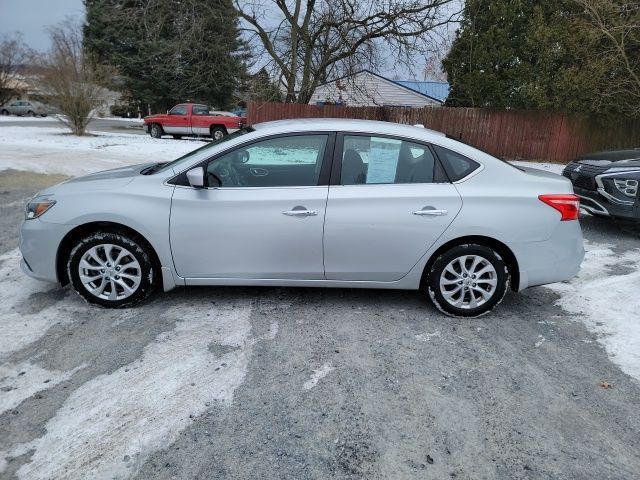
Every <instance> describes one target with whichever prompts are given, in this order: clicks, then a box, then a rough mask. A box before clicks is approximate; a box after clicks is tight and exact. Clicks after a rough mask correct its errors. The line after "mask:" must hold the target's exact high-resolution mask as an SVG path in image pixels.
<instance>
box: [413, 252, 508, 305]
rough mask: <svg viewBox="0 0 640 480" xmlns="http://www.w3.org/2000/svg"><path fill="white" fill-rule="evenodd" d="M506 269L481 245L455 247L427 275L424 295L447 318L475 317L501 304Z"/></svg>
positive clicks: (438, 259) (506, 275)
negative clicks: (427, 296) (449, 316)
mask: <svg viewBox="0 0 640 480" xmlns="http://www.w3.org/2000/svg"><path fill="white" fill-rule="evenodd" d="M509 279H510V275H509V269H508V267H507V265H506V263H505V262H504V260H503V259H502V257H501V256H500V254H499V253H498V252H496V251H495V250H494V249H492V248H490V247H486V246H484V245H475V244H467V245H458V246H455V247H453V248H451V249H450V250H447V251H446V252H444V253H443V254H442V255H440V256H439V257H438V258H437V259H436V260H435V261H434V262H433V264H432V265H431V268H430V270H429V272H428V273H427V282H426V285H427V293H428V295H429V298H430V299H431V301H432V302H433V304H434V305H435V306H436V307H437V308H438V309H439V310H440V311H442V312H444V313H446V314H447V315H452V316H458V317H477V316H480V315H483V314H485V313H487V312H489V311H491V310H492V309H493V308H494V307H495V306H496V305H497V304H498V303H500V302H501V301H502V299H503V298H504V295H505V293H506V291H507V287H508V285H509Z"/></svg>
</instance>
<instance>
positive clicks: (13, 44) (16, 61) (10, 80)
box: [0, 34, 26, 105]
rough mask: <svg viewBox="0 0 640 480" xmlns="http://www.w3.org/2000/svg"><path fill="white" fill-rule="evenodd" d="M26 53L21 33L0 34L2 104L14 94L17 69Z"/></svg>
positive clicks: (0, 89) (0, 92)
mask: <svg viewBox="0 0 640 480" xmlns="http://www.w3.org/2000/svg"><path fill="white" fill-rule="evenodd" d="M25 54H26V47H25V45H24V43H23V42H22V37H21V36H20V35H19V34H15V35H2V36H0V105H2V104H4V103H5V102H6V101H7V100H9V99H10V98H11V97H12V96H13V94H14V91H13V89H14V86H15V83H16V81H15V75H16V70H17V68H18V67H19V66H20V65H21V64H22V62H23V61H24V57H25Z"/></svg>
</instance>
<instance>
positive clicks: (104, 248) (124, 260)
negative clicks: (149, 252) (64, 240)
mask: <svg viewBox="0 0 640 480" xmlns="http://www.w3.org/2000/svg"><path fill="white" fill-rule="evenodd" d="M78 273H79V275H80V281H81V282H82V284H83V285H84V287H85V288H86V289H87V290H88V291H89V293H91V294H92V295H94V296H96V297H98V298H102V299H104V300H111V301H115V300H122V299H125V298H127V297H130V296H131V295H133V294H134V293H135V292H136V290H137V289H138V287H139V286H140V282H141V281H142V269H141V267H140V263H139V262H138V261H137V260H136V258H135V257H134V256H133V254H132V253H131V252H130V251H129V250H127V249H126V248H123V247H121V246H119V245H113V244H108V243H107V244H100V245H96V246H94V247H91V248H90V249H89V250H87V251H86V252H85V253H84V255H82V258H81V259H80V263H79V264H78Z"/></svg>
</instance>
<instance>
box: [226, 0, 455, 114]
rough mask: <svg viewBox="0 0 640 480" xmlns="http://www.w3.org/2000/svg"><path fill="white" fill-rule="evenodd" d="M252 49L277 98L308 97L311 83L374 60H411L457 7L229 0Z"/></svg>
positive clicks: (451, 3) (417, 0) (437, 1)
mask: <svg viewBox="0 0 640 480" xmlns="http://www.w3.org/2000/svg"><path fill="white" fill-rule="evenodd" d="M234 4H235V6H236V9H237V10H238V15H239V16H240V18H241V19H242V20H243V21H244V25H245V30H246V31H247V32H248V33H249V36H250V42H252V43H253V45H254V47H257V48H254V51H256V52H264V55H265V56H266V61H267V62H266V63H267V65H269V66H270V67H271V70H272V71H274V72H275V73H276V74H277V78H279V82H280V85H281V86H282V88H283V90H284V92H285V95H286V96H285V101H287V102H299V103H308V102H309V100H310V99H311V96H312V95H313V93H314V91H315V89H316V88H317V87H318V85H319V84H321V83H323V82H326V81H329V80H332V79H335V78H338V77H343V76H345V75H348V74H350V73H354V72H355V71H357V70H360V69H362V68H364V67H369V68H371V67H374V68H375V66H376V64H380V63H384V64H385V65H387V66H388V65H389V64H393V65H398V64H404V65H405V66H412V65H413V63H414V62H413V58H414V56H415V55H420V54H422V53H423V52H424V50H425V49H427V48H428V47H429V34H430V33H432V32H436V31H437V29H438V28H440V27H443V26H444V25H446V24H448V23H449V22H451V21H452V20H453V19H454V18H455V17H456V16H457V15H458V13H459V12H458V11H457V10H456V8H455V7H456V6H459V3H458V2H457V1H455V0H376V1H366V2H365V1H362V0H234Z"/></svg>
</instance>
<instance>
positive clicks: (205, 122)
mask: <svg viewBox="0 0 640 480" xmlns="http://www.w3.org/2000/svg"><path fill="white" fill-rule="evenodd" d="M245 121H246V119H245V118H244V117H238V116H236V115H234V114H232V113H228V112H212V111H211V109H210V108H209V107H208V106H206V105H202V104H199V103H180V104H178V105H176V106H175V107H173V108H172V109H171V110H169V111H168V112H167V114H166V115H164V114H159V115H151V116H149V117H144V129H145V131H146V132H147V133H148V134H150V135H151V136H152V137H153V138H161V137H162V136H163V135H173V138H181V137H182V136H183V135H198V136H207V137H211V138H213V139H214V140H219V139H221V138H222V137H224V136H225V135H227V134H229V133H233V132H235V131H236V130H238V129H240V128H242V127H243V126H244V124H245Z"/></svg>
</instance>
